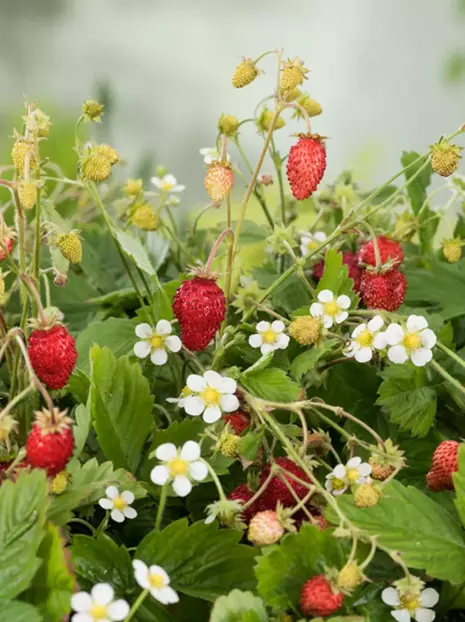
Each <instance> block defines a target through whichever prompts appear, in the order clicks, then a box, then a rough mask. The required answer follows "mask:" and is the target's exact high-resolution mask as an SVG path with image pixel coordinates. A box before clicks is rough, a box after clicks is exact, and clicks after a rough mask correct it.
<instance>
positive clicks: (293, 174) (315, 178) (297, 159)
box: [287, 134, 326, 201]
mask: <svg viewBox="0 0 465 622" xmlns="http://www.w3.org/2000/svg"><path fill="white" fill-rule="evenodd" d="M325 170H326V148H325V146H324V144H323V139H322V137H321V136H318V134H313V135H308V134H306V135H302V136H301V137H300V138H299V140H298V142H297V143H296V144H295V145H293V146H292V147H291V149H290V151H289V157H288V159H287V178H288V180H289V184H290V186H291V191H292V194H293V195H294V197H295V198H296V199H298V200H299V201H302V200H303V199H307V198H308V197H309V196H310V195H311V194H312V193H313V192H315V190H316V188H317V186H318V184H319V183H320V181H321V179H322V177H323V175H324V173H325Z"/></svg>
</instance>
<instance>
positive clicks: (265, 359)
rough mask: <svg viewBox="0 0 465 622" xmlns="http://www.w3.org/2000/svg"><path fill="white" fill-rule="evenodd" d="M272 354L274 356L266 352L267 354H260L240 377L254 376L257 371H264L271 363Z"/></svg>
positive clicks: (272, 353)
mask: <svg viewBox="0 0 465 622" xmlns="http://www.w3.org/2000/svg"><path fill="white" fill-rule="evenodd" d="M274 354H275V353H274V352H268V354H262V355H261V356H260V358H258V359H257V360H256V361H255V363H253V365H251V366H250V367H247V369H245V370H244V371H243V372H242V376H247V375H249V374H254V373H256V372H258V371H262V370H263V369H266V368H267V367H268V365H269V364H270V363H271V361H272V360H273V356H274Z"/></svg>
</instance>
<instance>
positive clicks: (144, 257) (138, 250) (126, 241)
mask: <svg viewBox="0 0 465 622" xmlns="http://www.w3.org/2000/svg"><path fill="white" fill-rule="evenodd" d="M114 231H115V235H116V239H117V240H118V243H119V245H120V246H121V249H122V251H123V252H124V254H125V255H127V256H128V257H129V258H130V259H132V261H133V262H134V263H135V264H136V266H137V267H138V268H140V270H142V271H143V272H145V273H147V274H148V275H149V276H156V272H155V270H154V269H153V266H152V263H151V261H150V258H149V256H148V253H147V251H146V250H145V248H144V246H143V245H142V242H141V241H140V240H138V239H137V238H135V237H133V236H132V235H131V234H130V233H127V232H126V231H121V229H114Z"/></svg>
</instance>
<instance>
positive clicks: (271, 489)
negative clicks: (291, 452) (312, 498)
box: [260, 458, 310, 510]
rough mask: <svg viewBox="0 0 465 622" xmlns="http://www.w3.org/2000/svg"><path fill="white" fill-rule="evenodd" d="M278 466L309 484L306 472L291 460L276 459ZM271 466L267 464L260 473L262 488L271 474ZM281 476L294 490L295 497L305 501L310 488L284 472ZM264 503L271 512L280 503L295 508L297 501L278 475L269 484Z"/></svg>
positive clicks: (264, 495)
mask: <svg viewBox="0 0 465 622" xmlns="http://www.w3.org/2000/svg"><path fill="white" fill-rule="evenodd" d="M276 464H277V465H279V466H280V467H281V468H282V469H284V470H285V471H288V472H289V473H292V474H293V475H295V476H296V477H298V478H299V479H301V480H303V481H304V482H309V483H310V480H309V479H308V477H307V475H306V473H305V471H303V470H302V469H301V468H300V467H299V466H298V465H297V464H296V463H295V462H293V461H292V460H290V459H289V458H276ZM270 470H271V465H270V464H267V465H265V467H264V468H263V470H262V472H261V473H260V486H261V485H262V484H263V483H264V482H265V480H266V479H267V477H268V475H269V474H270ZM281 476H282V477H283V478H284V479H285V480H286V481H287V482H288V484H289V486H290V487H291V488H292V489H293V490H294V493H295V495H296V496H297V497H298V498H299V499H303V498H304V497H305V495H306V494H307V493H308V488H307V487H306V486H305V485H304V484H299V482H296V480H295V479H292V477H290V476H289V475H286V474H285V473H284V472H283V473H282V474H281ZM262 497H263V503H264V505H265V506H266V508H267V509H269V510H274V509H275V508H276V506H277V504H278V501H279V502H280V503H281V505H283V506H293V505H296V500H295V498H294V496H293V494H292V493H291V491H290V490H289V487H288V486H287V485H286V484H285V482H284V481H283V480H282V479H280V477H279V476H278V475H276V476H275V477H273V478H272V479H271V481H270V483H269V484H268V486H267V488H266V489H265V491H264V492H263V495H262Z"/></svg>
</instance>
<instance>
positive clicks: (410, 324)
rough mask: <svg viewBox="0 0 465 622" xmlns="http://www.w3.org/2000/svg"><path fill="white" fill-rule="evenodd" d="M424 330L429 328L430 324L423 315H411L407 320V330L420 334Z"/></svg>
mask: <svg viewBox="0 0 465 622" xmlns="http://www.w3.org/2000/svg"><path fill="white" fill-rule="evenodd" d="M424 328H428V322H427V320H426V318H424V317H423V316H422V315H410V316H409V317H408V318H407V330H408V332H409V333H418V332H419V331H420V330H423V329H424Z"/></svg>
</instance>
